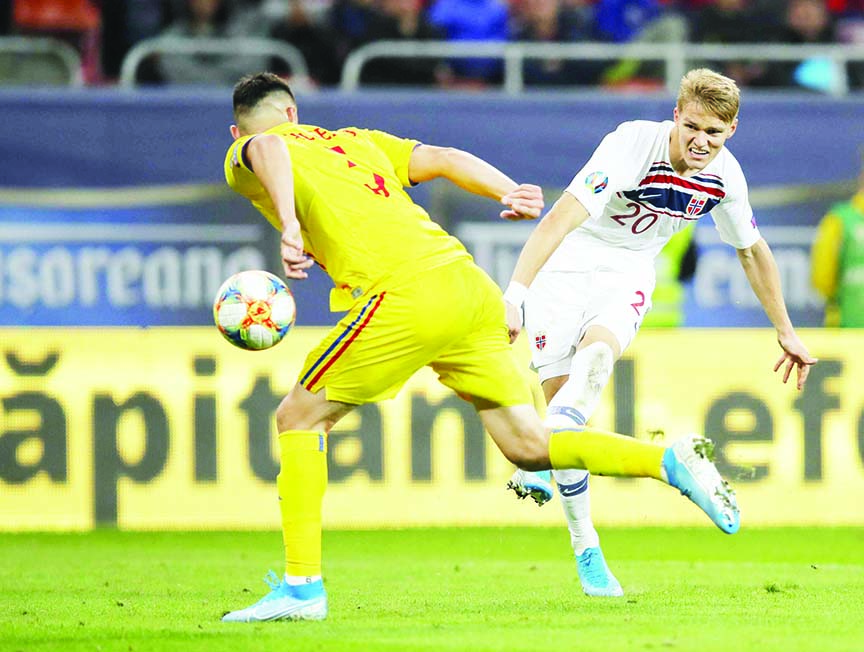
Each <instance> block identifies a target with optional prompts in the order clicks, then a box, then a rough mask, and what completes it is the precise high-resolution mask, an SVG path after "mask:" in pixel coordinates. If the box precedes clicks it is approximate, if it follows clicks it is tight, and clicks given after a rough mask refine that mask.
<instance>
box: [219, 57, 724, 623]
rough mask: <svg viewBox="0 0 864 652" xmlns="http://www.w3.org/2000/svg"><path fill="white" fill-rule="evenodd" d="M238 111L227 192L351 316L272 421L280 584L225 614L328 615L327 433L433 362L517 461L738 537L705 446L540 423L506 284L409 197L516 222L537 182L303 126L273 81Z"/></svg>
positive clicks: (373, 136)
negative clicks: (493, 208)
mask: <svg viewBox="0 0 864 652" xmlns="http://www.w3.org/2000/svg"><path fill="white" fill-rule="evenodd" d="M234 117H235V120H236V124H235V125H232V127H231V133H232V135H233V136H234V139H235V140H234V143H233V144H232V146H231V147H230V149H229V150H228V153H227V156H226V160H225V175H226V179H227V181H228V184H229V185H230V186H231V187H232V188H234V189H235V190H236V191H237V192H239V193H240V194H242V195H244V196H245V197H247V198H248V199H249V200H250V201H251V202H252V203H253V204H254V205H255V207H256V208H258V210H259V211H261V213H262V214H263V215H264V216H265V217H266V218H267V219H268V220H269V221H270V223H271V224H272V225H273V226H274V227H275V228H276V229H277V230H278V231H279V232H280V233H281V255H282V262H283V267H284V271H285V276H286V277H288V278H291V279H303V278H306V276H307V272H306V270H307V269H308V268H309V267H310V266H311V265H312V264H314V263H318V264H319V265H320V266H321V267H322V268H323V269H324V270H326V272H327V273H328V274H329V275H330V276H331V277H332V279H333V281H334V284H335V288H334V289H333V291H332V294H331V298H330V303H331V307H332V309H333V310H347V311H348V312H347V315H346V316H345V317H343V318H342V319H341V320H340V321H339V323H338V324H337V325H336V327H335V328H334V329H333V330H332V331H331V332H330V333H329V334H328V335H327V336H326V337H325V338H324V340H323V341H322V342H321V343H320V344H319V345H318V347H317V348H315V349H314V350H313V351H312V352H311V353H310V354H309V355H308V357H307V358H306V362H305V365H304V368H303V369H302V371H301V372H300V377H299V379H298V382H297V384H296V385H295V386H294V388H293V389H292V390H291V392H290V393H289V394H288V395H287V396H286V397H285V398H284V399H283V400H282V402H281V404H280V405H279V407H278V409H277V411H276V422H277V426H278V432H279V447H280V463H281V464H280V473H279V476H278V478H277V481H276V485H277V489H278V492H279V498H280V503H279V505H280V511H281V515H282V533H283V542H284V545H285V560H286V568H285V574H284V576H283V577H281V578H279V577H277V576H275V574H274V575H273V576H272V579H271V580H270V581H269V584H270V586H271V589H272V590H271V591H270V592H269V593H268V594H267V595H266V596H265V597H264V598H262V599H261V600H259V601H258V602H257V603H255V604H254V605H252V606H250V607H248V608H246V609H240V610H238V611H233V612H230V613H228V614H227V615H226V616H225V617H224V618H223V620H225V621H234V622H252V621H262V620H279V619H294V620H296V619H304V620H318V619H322V618H324V617H326V615H327V597H326V593H325V591H324V585H323V582H322V581H321V504H322V500H323V496H324V489H325V486H326V484H327V466H326V461H327V453H326V451H327V433H328V432H329V430H330V429H331V428H332V427H333V426H334V424H336V423H337V422H338V421H339V420H340V419H341V418H342V417H343V416H345V415H346V414H348V413H349V412H350V411H351V410H352V409H353V408H355V407H356V406H358V405H361V404H364V403H368V402H372V401H378V400H381V399H385V398H390V397H392V396H394V395H395V394H396V393H397V392H398V390H399V388H400V387H401V386H402V385H403V384H404V383H405V381H407V380H408V378H409V377H410V376H411V375H412V374H413V373H414V372H415V371H417V370H418V369H420V368H421V367H423V366H426V365H428V366H430V367H432V369H434V370H435V371H436V372H437V373H438V376H439V379H440V380H441V382H442V383H444V384H445V385H447V386H448V387H450V388H452V389H453V390H454V391H455V392H457V393H458V394H459V396H461V397H463V398H464V399H466V400H468V401H470V402H471V403H472V404H473V405H474V406H475V408H476V409H477V410H478V412H479V414H480V417H481V419H482V421H483V424H484V426H485V427H486V430H487V431H488V432H489V434H490V435H491V437H492V439H493V440H494V442H495V444H496V445H497V446H498V448H499V449H500V450H501V452H502V453H503V454H504V455H505V457H507V459H508V460H510V461H511V462H513V463H514V464H516V465H518V466H519V467H521V468H523V469H527V470H541V469H549V468H557V469H568V468H579V469H587V470H588V471H590V472H591V473H594V474H598V475H616V476H631V477H652V478H656V479H657V480H660V481H662V482H666V483H668V484H670V485H672V486H673V487H675V488H677V489H679V490H680V491H681V492H682V493H683V494H685V495H686V496H688V497H689V498H690V499H691V500H692V501H693V502H694V503H696V504H697V505H698V506H699V507H700V508H702V510H703V511H705V512H706V514H708V516H709V517H710V518H711V519H712V520H713V521H714V523H715V524H716V525H717V526H718V527H720V528H721V529H722V530H723V531H725V532H727V533H730V534H731V533H734V532H736V531H737V530H738V526H739V515H738V507H737V505H736V503H735V497H734V493H733V492H732V491H731V490H730V489H729V488H728V486H727V485H726V483H725V482H724V481H723V480H722V478H721V477H720V475H719V474H718V473H717V470H716V468H715V467H714V465H713V464H712V463H711V462H710V461H709V460H708V456H707V454H706V450H705V449H706V442H705V440H699V439H694V438H692V437H691V438H685V439H682V440H680V441H679V442H676V443H675V444H673V445H672V446H671V447H669V448H665V447H663V446H660V445H657V444H653V443H647V442H641V441H638V440H636V439H633V438H631V437H625V436H622V435H617V434H613V433H606V432H600V431H596V430H591V429H587V428H585V429H579V430H560V431H554V432H551V433H550V432H548V431H547V430H546V429H545V428H544V427H543V424H542V422H541V420H540V418H539V417H538V415H537V413H536V412H535V409H534V407H533V399H532V393H531V388H530V387H529V386H528V384H527V383H528V381H527V380H526V378H525V376H524V375H523V374H522V373H520V371H519V369H518V366H517V363H516V362H515V359H514V357H513V353H512V351H511V349H510V344H509V338H508V330H507V324H506V321H505V313H504V303H503V301H502V295H501V292H500V290H499V289H498V287H497V286H496V285H495V284H494V283H493V282H492V280H491V279H490V278H489V277H488V276H487V275H486V274H485V273H484V272H483V271H482V270H481V269H480V268H479V267H477V266H476V265H475V264H474V262H473V260H472V258H471V256H470V255H469V254H468V253H467V252H466V250H465V248H464V247H463V246H462V244H461V243H460V242H459V241H458V240H457V239H456V238H454V237H452V236H451V235H449V234H448V233H447V232H446V231H444V230H443V229H442V228H441V227H439V226H438V225H437V224H435V223H434V222H433V221H432V220H431V219H430V218H429V216H428V215H427V214H426V212H425V211H424V210H423V209H422V208H421V207H420V206H418V205H416V204H415V203H414V202H413V201H412V200H411V199H410V197H409V196H408V195H407V194H406V193H405V191H404V190H403V188H404V187H405V186H410V185H413V184H416V183H421V182H423V181H428V180H430V179H434V178H437V177H443V178H445V179H448V180H450V181H451V182H453V183H454V184H456V185H458V186H459V187H461V188H464V189H465V190H467V191H468V192H472V193H475V194H477V195H481V196H485V197H490V198H493V199H496V200H498V201H500V202H501V203H502V204H503V205H504V207H505V208H504V210H502V211H501V217H502V218H505V219H516V220H518V219H533V218H536V217H538V216H539V215H540V212H541V210H542V208H543V197H542V193H541V190H540V188H538V187H537V186H533V185H528V184H521V185H520V184H517V183H516V182H514V181H513V180H512V179H510V178H509V177H507V176H506V175H505V174H503V173H502V172H500V171H499V170H497V169H496V168H494V167H493V166H491V165H489V164H488V163H486V162H484V161H482V160H480V159H478V158H476V157H474V156H472V155H471V154H468V153H466V152H463V151H460V150H457V149H452V148H441V147H433V146H430V145H424V144H421V143H419V142H417V141H415V140H405V139H402V138H397V137H395V136H391V135H389V134H386V133H383V132H380V131H368V130H365V129H360V128H346V129H338V130H336V131H331V130H329V129H324V128H321V127H316V126H313V125H305V124H300V123H298V115H297V105H296V103H295V101H294V96H293V94H292V93H291V89H290V87H289V86H288V84H287V83H286V82H285V81H284V80H282V79H281V78H279V77H277V76H275V75H272V74H270V73H259V74H256V75H252V76H249V77H245V78H243V79H242V80H240V82H239V83H238V84H237V86H236V87H235V89H234Z"/></svg>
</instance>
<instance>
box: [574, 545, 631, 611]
mask: <svg viewBox="0 0 864 652" xmlns="http://www.w3.org/2000/svg"><path fill="white" fill-rule="evenodd" d="M576 570H577V572H578V573H579V582H581V584H582V591H584V592H585V595H590V596H591V597H594V598H620V597H621V596H622V595H624V589H622V588H621V584H620V583H619V582H618V580H617V579H616V578H615V576H614V575H613V574H612V571H610V570H609V566H607V565H606V559H605V558H604V557H603V551H602V550H600V546H594V547H592V548H585V551H584V552H583V553H582V554H581V555H577V556H576Z"/></svg>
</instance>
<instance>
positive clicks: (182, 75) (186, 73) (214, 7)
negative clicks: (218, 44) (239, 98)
mask: <svg viewBox="0 0 864 652" xmlns="http://www.w3.org/2000/svg"><path fill="white" fill-rule="evenodd" d="M265 35H266V23H265V22H264V21H263V19H262V17H261V15H260V14H259V13H258V12H257V11H254V10H253V9H248V8H246V9H238V8H237V7H236V5H235V4H234V2H233V0H186V2H185V5H184V6H183V8H182V13H181V15H180V16H179V17H178V18H177V19H176V20H175V21H174V22H173V23H171V25H169V26H168V28H167V29H165V30H164V31H163V32H162V33H161V34H160V36H168V37H171V36H176V37H182V38H186V39H195V38H231V37H250V36H265ZM268 64H269V61H268V58H267V57H261V56H260V55H247V54H243V53H236V54H232V55H230V56H223V55H204V54H199V55H185V54H162V55H161V56H160V57H159V59H158V62H157V68H156V79H154V80H152V81H159V82H167V83H181V84H223V85H232V84H234V83H235V82H236V81H237V79H238V78H239V77H241V76H242V75H244V74H247V73H250V72H254V71H256V70H263V69H266V68H267V67H268Z"/></svg>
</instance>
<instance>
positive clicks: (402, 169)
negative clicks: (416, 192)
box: [365, 130, 421, 186]
mask: <svg viewBox="0 0 864 652" xmlns="http://www.w3.org/2000/svg"><path fill="white" fill-rule="evenodd" d="M365 133H366V135H367V136H368V137H369V139H370V140H371V141H372V142H373V143H374V144H375V145H376V146H377V147H378V148H379V149H380V150H381V151H382V152H384V154H385V155H386V156H387V158H388V159H389V160H390V163H391V164H392V165H393V169H394V170H395V171H396V176H397V177H398V178H399V182H400V183H401V184H402V185H403V186H411V185H413V184H412V183H411V179H410V178H409V177H408V163H409V162H410V160H411V152H413V151H414V148H415V147H417V146H418V145H420V144H421V143H420V141H419V140H412V139H410V138H399V137H398V136H393V135H392V134H388V133H387V132H385V131H373V130H367V131H365Z"/></svg>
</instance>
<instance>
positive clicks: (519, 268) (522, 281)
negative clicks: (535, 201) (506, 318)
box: [510, 192, 589, 288]
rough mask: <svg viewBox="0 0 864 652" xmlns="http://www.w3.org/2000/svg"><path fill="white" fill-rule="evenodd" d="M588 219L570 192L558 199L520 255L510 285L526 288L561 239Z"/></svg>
mask: <svg viewBox="0 0 864 652" xmlns="http://www.w3.org/2000/svg"><path fill="white" fill-rule="evenodd" d="M588 217H589V213H588V210H587V209H586V208H585V207H584V206H583V205H582V202H580V201H579V200H578V199H576V198H575V197H574V196H573V195H571V194H570V193H569V192H564V193H562V195H561V197H560V198H559V199H558V201H556V202H555V204H554V205H553V206H552V208H551V209H550V210H549V212H548V213H546V216H545V217H544V218H543V219H542V220H540V222H539V223H538V224H537V226H535V227H534V230H533V231H532V232H531V235H530V236H529V237H528V240H527V241H526V242H525V245H524V246H523V247H522V251H521V253H520V254H519V259H518V260H517V261H516V268H515V269H514V270H513V276H512V277H511V278H510V280H511V282H513V283H518V284H519V285H522V286H524V287H526V288H527V287H528V286H529V285H531V283H532V282H533V281H534V277H535V276H537V272H539V271H540V268H541V267H543V265H544V264H545V263H546V261H547V260H548V259H549V256H551V255H552V252H553V251H555V250H556V249H557V248H558V245H560V244H561V241H562V240H563V239H564V237H565V236H566V235H567V234H568V233H570V232H571V231H572V230H573V229H575V228H577V227H579V226H580V225H581V224H582V223H583V222H584V221H585V220H587V219H588Z"/></svg>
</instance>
